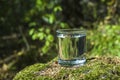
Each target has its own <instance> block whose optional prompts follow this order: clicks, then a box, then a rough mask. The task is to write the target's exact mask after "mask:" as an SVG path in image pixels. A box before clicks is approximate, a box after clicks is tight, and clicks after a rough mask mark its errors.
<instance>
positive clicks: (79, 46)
mask: <svg viewBox="0 0 120 80" xmlns="http://www.w3.org/2000/svg"><path fill="white" fill-rule="evenodd" d="M56 32H57V37H58V45H59V59H58V63H59V64H60V65H62V66H81V65H83V64H84V63H85V62H86V58H85V56H84V53H85V51H86V31H85V30H80V29H59V30H57V31H56Z"/></svg>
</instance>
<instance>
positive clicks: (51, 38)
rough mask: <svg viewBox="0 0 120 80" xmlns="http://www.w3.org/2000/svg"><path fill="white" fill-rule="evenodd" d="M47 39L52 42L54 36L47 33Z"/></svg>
mask: <svg viewBox="0 0 120 80" xmlns="http://www.w3.org/2000/svg"><path fill="white" fill-rule="evenodd" d="M47 40H48V41H50V42H53V40H54V37H53V36H52V35H51V34H49V35H48V36H47Z"/></svg>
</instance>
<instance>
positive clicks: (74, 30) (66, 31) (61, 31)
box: [56, 29, 86, 34]
mask: <svg viewBox="0 0 120 80" xmlns="http://www.w3.org/2000/svg"><path fill="white" fill-rule="evenodd" d="M56 32H57V33H63V34H64V33H69V34H74V33H78V34H86V30H85V29H58V30H57V31H56Z"/></svg>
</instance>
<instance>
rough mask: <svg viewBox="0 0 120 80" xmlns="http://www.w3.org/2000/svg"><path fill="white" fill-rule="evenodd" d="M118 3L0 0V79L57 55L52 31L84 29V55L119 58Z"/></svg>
mask: <svg viewBox="0 0 120 80" xmlns="http://www.w3.org/2000/svg"><path fill="white" fill-rule="evenodd" d="M119 4H120V0H98V1H97V0H26V1H25V0H1V1H0V80H11V79H12V78H13V76H14V75H15V74H16V73H17V72H18V71H20V70H21V69H23V68H24V67H26V66H28V65H31V64H34V63H46V62H48V61H50V60H51V59H53V58H54V57H56V56H57V54H58V48H57V38H56V30H57V29H63V28H71V29H73V28H84V29H86V30H87V48H88V49H87V51H88V52H87V53H88V55H90V56H91V55H93V56H100V55H107V56H118V57H120V5H119Z"/></svg>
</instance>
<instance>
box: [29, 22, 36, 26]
mask: <svg viewBox="0 0 120 80" xmlns="http://www.w3.org/2000/svg"><path fill="white" fill-rule="evenodd" d="M36 25H37V23H36V22H31V23H29V26H30V27H32V26H36Z"/></svg>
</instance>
